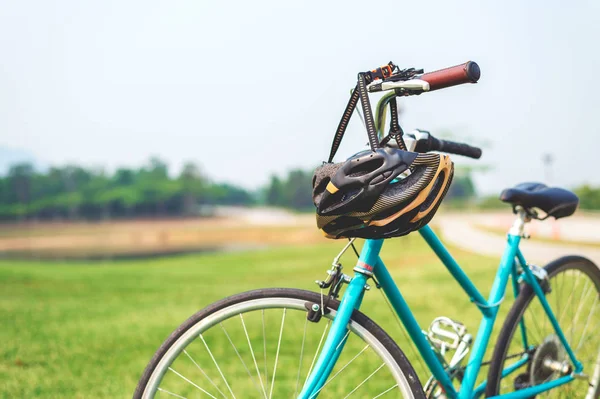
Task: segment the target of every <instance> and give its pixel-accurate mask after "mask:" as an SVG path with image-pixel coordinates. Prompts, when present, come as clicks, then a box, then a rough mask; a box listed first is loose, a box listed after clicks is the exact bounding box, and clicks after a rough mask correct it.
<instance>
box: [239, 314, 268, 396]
mask: <svg viewBox="0 0 600 399" xmlns="http://www.w3.org/2000/svg"><path fill="white" fill-rule="evenodd" d="M240 320H241V321H242V327H243V328H244V334H246V340H247V341H248V347H249V348H250V353H251V354H252V360H254V367H256V374H257V375H258V380H259V381H260V386H261V388H262V391H263V394H264V396H265V399H267V391H265V386H264V384H263V380H262V377H261V376H260V369H259V368H258V364H257V363H256V356H254V349H252V343H251V342H250V336H249V335H248V330H247V329H246V323H244V318H243V317H242V314H241V313H240Z"/></svg>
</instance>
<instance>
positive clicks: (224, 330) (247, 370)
mask: <svg viewBox="0 0 600 399" xmlns="http://www.w3.org/2000/svg"><path fill="white" fill-rule="evenodd" d="M219 325H220V326H221V328H222V329H223V332H224V333H225V336H226V337H227V340H228V341H229V343H230V344H231V346H232V347H233V350H234V351H235V354H236V355H237V357H238V358H239V359H240V361H241V362H242V365H243V366H244V369H246V372H247V373H248V376H249V377H250V380H251V381H252V383H253V384H254V387H256V389H257V390H258V393H260V388H259V386H258V385H256V381H255V379H254V376H253V375H252V373H251V372H250V369H249V368H248V366H246V362H245V361H244V359H242V355H240V352H239V351H238V350H237V347H236V346H235V345H234V343H233V341H232V340H231V337H230V336H229V333H228V332H227V330H226V329H225V327H224V326H223V324H221V323H219Z"/></svg>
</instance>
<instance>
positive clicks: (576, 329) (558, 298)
mask: <svg viewBox="0 0 600 399" xmlns="http://www.w3.org/2000/svg"><path fill="white" fill-rule="evenodd" d="M598 284H599V283H598V282H596V281H594V280H593V279H592V278H591V277H590V276H589V275H588V274H587V273H584V272H583V271H581V270H579V269H566V270H564V269H563V270H558V272H557V273H555V274H553V275H552V276H551V277H550V286H551V289H552V290H551V292H549V293H548V294H547V295H546V299H547V301H548V303H549V305H550V307H551V308H552V310H553V311H554V313H555V316H556V318H557V320H558V323H559V325H560V326H561V328H562V329H563V333H564V335H565V337H566V339H567V341H568V342H569V345H570V346H571V348H572V350H573V352H574V353H575V355H576V357H577V359H578V360H579V361H580V362H581V363H582V365H583V372H584V373H585V374H587V375H588V376H589V379H585V380H584V379H576V380H575V381H573V382H570V383H568V384H565V385H562V386H560V387H558V388H555V389H553V390H550V391H548V392H544V393H541V394H538V396H537V397H544V398H581V397H585V398H589V399H593V398H596V397H597V396H596V394H597V393H598V391H600V388H598V384H599V382H600V342H599V340H598V338H597V336H598V335H597V331H598V328H599V327H600V288H599V286H598ZM520 320H524V322H525V326H526V329H527V339H528V345H529V348H530V349H532V351H531V352H530V354H529V356H530V360H529V362H528V363H527V369H526V368H525V367H523V368H521V369H519V370H518V371H517V372H515V374H513V375H511V376H509V377H506V378H504V379H502V380H501V383H500V391H499V393H500V394H505V393H509V392H513V391H514V390H515V377H517V375H518V377H519V379H520V380H519V388H523V387H525V386H527V385H530V384H531V383H532V381H533V382H534V384H539V383H540V381H538V380H539V379H540V377H539V376H543V377H544V382H547V381H552V380H554V379H556V378H559V377H562V376H563V375H567V374H570V372H571V371H572V370H573V365H572V364H571V362H570V360H569V357H568V355H567V352H566V350H565V348H564V347H563V346H562V344H560V342H559V340H558V338H557V337H556V336H555V332H554V329H553V328H552V325H551V324H550V321H549V320H548V317H547V316H546V314H545V312H544V310H543V308H542V306H541V303H540V302H539V300H537V298H536V297H535V296H533V297H532V298H531V300H530V301H529V302H528V303H527V304H526V306H525V307H524V313H523V314H522V315H521V317H520ZM520 331H521V328H520V326H519V324H517V325H516V327H515V329H514V330H513V332H512V335H511V338H510V344H509V347H508V352H507V355H508V356H511V355H515V354H518V353H520V352H523V351H524V350H525V348H524V347H523V342H522V338H521V332H520ZM533 348H535V350H533ZM505 358H506V357H505ZM515 360H518V359H515ZM515 360H507V361H505V364H504V367H505V368H506V367H507V366H508V365H510V364H512V363H513V362H514V361H515ZM561 364H562V365H564V366H566V367H564V369H563V371H557V369H558V368H559V366H560V365H561ZM521 384H524V385H521Z"/></svg>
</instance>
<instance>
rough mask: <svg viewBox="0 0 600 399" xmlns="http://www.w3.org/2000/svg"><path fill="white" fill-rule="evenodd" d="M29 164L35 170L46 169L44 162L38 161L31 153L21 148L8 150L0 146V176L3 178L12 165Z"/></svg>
mask: <svg viewBox="0 0 600 399" xmlns="http://www.w3.org/2000/svg"><path fill="white" fill-rule="evenodd" d="M23 162H28V163H31V164H32V165H33V166H34V167H35V169H36V170H38V171H40V170H41V171H43V170H44V169H46V167H47V166H46V165H45V164H44V162H42V161H40V160H39V159H37V158H36V156H35V155H33V154H32V153H31V152H29V151H27V150H24V149H21V148H10V147H5V146H0V175H1V176H4V175H6V174H7V173H8V170H9V169H10V167H11V166H12V165H15V164H17V163H23Z"/></svg>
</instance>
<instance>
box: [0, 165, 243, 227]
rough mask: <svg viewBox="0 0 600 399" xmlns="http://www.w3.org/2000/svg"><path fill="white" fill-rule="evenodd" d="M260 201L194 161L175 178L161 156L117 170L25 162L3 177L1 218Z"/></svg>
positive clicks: (92, 215)
mask: <svg viewBox="0 0 600 399" xmlns="http://www.w3.org/2000/svg"><path fill="white" fill-rule="evenodd" d="M254 202H255V196H254V194H253V193H251V192H249V191H248V190H245V189H244V188H241V187H238V186H235V185H231V184H227V183H214V182H211V181H210V180H209V179H208V178H207V177H206V176H204V175H203V173H201V169H200V168H199V167H198V166H197V165H195V164H194V163H186V164H185V165H184V166H183V168H182V170H181V172H180V174H179V175H178V176H176V177H171V176H170V175H169V169H168V166H167V164H166V163H165V162H163V161H162V160H160V159H159V158H151V159H150V160H149V162H148V163H147V164H146V165H144V166H143V167H141V168H138V169H131V168H119V169H117V170H116V171H115V172H114V173H107V172H105V171H103V170H95V169H90V168H84V167H81V166H77V165H69V166H65V167H52V168H49V169H48V170H47V171H44V172H39V171H36V170H35V169H34V167H33V166H32V165H31V164H28V163H24V164H17V165H14V166H12V167H11V168H10V169H9V171H8V174H7V175H6V176H4V177H1V178H0V220H20V219H30V218H34V219H41V220H45V219H72V220H75V219H106V218H133V217H149V216H185V215H194V214H198V213H199V209H200V206H202V205H210V204H227V205H251V204H253V203H254Z"/></svg>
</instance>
